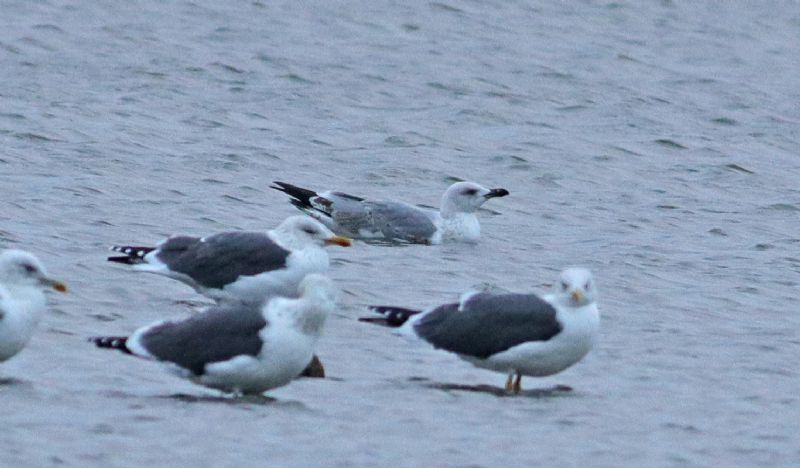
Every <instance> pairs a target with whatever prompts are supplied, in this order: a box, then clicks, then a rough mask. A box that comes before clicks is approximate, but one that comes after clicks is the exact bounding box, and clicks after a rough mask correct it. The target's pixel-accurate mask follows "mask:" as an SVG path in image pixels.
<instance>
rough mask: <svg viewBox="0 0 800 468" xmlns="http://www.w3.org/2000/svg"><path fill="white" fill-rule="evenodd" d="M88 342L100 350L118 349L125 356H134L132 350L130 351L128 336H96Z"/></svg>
mask: <svg viewBox="0 0 800 468" xmlns="http://www.w3.org/2000/svg"><path fill="white" fill-rule="evenodd" d="M88 341H89V342H90V343H94V344H95V346H97V347H98V348H106V349H116V350H118V351H122V352H123V353H125V354H133V353H131V350H130V349H128V346H127V342H128V337H127V336H94V337H91V338H89V340H88Z"/></svg>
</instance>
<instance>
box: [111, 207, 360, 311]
mask: <svg viewBox="0 0 800 468" xmlns="http://www.w3.org/2000/svg"><path fill="white" fill-rule="evenodd" d="M326 245H339V246H342V247H347V246H349V245H350V239H347V238H345V237H342V236H337V235H335V234H334V233H332V232H331V231H330V230H329V229H328V228H326V227H325V226H323V225H322V224H320V223H319V222H317V221H315V220H313V219H311V218H309V217H307V216H291V217H289V218H286V219H285V220H284V221H283V222H282V223H281V224H280V225H278V227H276V228H275V229H273V230H271V231H269V232H246V231H231V232H222V233H219V234H214V235H212V236H208V237H202V238H201V237H191V236H172V237H170V238H168V239H165V240H164V241H162V242H160V243H159V244H158V245H157V246H156V247H136V246H114V247H112V248H111V249H112V250H113V251H115V252H120V253H122V254H123V255H117V256H112V257H109V258H108V260H109V261H111V262H117V263H125V264H131V265H133V268H134V269H135V270H137V271H145V272H150V273H156V274H159V275H164V276H167V277H170V278H173V279H177V280H178V281H181V282H183V283H185V284H188V285H189V286H191V287H193V288H194V289H195V290H196V291H197V292H199V293H200V294H203V295H205V296H207V297H210V298H212V299H214V300H215V301H216V302H218V303H222V302H226V301H234V302H253V303H260V302H263V301H264V300H265V299H267V298H269V297H271V296H276V295H277V296H286V297H295V296H296V295H297V285H298V284H299V283H300V281H302V279H303V278H304V277H305V276H306V275H307V274H309V273H323V272H325V271H326V270H327V269H328V266H329V263H330V261H329V258H328V254H327V252H325V250H323V247H324V246H326Z"/></svg>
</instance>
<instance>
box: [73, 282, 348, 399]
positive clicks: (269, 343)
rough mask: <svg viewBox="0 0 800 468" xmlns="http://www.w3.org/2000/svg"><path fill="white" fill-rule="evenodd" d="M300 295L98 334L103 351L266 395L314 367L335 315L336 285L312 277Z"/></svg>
mask: <svg viewBox="0 0 800 468" xmlns="http://www.w3.org/2000/svg"><path fill="white" fill-rule="evenodd" d="M298 290H299V292H300V296H299V297H298V298H286V297H272V298H270V299H268V300H267V301H266V302H265V303H264V304H260V305H257V304H254V303H244V302H239V303H230V304H225V305H219V306H215V307H213V308H211V309H209V310H208V311H206V312H204V313H202V314H197V315H194V316H192V317H190V318H188V319H185V320H182V321H175V322H173V321H160V322H156V323H154V324H152V325H147V326H145V327H142V328H140V329H138V330H136V331H135V332H133V334H131V335H130V336H110V337H109V336H107V337H94V338H90V339H89V341H91V342H93V343H94V344H95V345H96V346H98V347H100V348H109V349H116V350H119V351H122V352H124V353H126V354H131V355H134V356H137V357H141V358H146V359H151V360H155V361H160V362H162V363H164V364H166V365H167V368H168V370H170V371H172V372H173V373H175V374H177V375H178V376H180V377H183V378H187V379H189V380H190V381H192V382H194V383H196V384H199V385H204V386H207V387H210V388H214V389H218V390H221V391H223V392H232V393H235V394H261V393H263V392H265V391H267V390H270V389H273V388H276V387H280V386H283V385H286V384H288V383H289V382H291V381H292V380H293V379H295V378H296V377H297V376H299V375H300V373H301V372H302V371H303V369H305V368H306V366H307V365H308V363H309V361H310V360H311V359H312V356H313V352H314V347H315V346H316V343H317V340H318V339H319V337H320V334H321V332H322V328H323V325H324V323H325V319H326V318H327V316H328V315H329V314H330V313H332V312H333V310H334V309H335V290H334V287H333V283H332V282H331V280H330V279H328V278H327V277H325V276H323V275H320V274H310V275H308V276H306V277H305V278H304V279H303V281H302V282H301V283H300V285H299V287H298Z"/></svg>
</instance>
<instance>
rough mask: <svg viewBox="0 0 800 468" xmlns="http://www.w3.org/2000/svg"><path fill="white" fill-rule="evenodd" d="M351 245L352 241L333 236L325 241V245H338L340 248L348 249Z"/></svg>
mask: <svg viewBox="0 0 800 468" xmlns="http://www.w3.org/2000/svg"><path fill="white" fill-rule="evenodd" d="M352 243H353V241H351V240H350V239H348V238H347V237H344V236H333V237H330V238H328V239H325V245H338V246H341V247H350V245H351V244H352Z"/></svg>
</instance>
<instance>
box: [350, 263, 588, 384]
mask: <svg viewBox="0 0 800 468" xmlns="http://www.w3.org/2000/svg"><path fill="white" fill-rule="evenodd" d="M596 299H597V290H596V288H595V284H594V280H593V279H592V275H591V273H590V272H589V271H588V270H586V269H584V268H570V269H567V270H564V271H563V272H562V273H561V276H560V280H559V282H558V284H556V286H555V287H554V291H553V292H552V293H551V294H548V295H545V296H542V297H539V296H536V295H534V294H490V293H467V294H465V295H464V296H462V298H461V300H460V302H458V303H453V304H445V305H441V306H438V307H435V308H432V309H428V310H425V311H420V310H413V309H405V308H400V307H389V306H374V307H371V309H372V310H374V311H376V312H378V313H380V314H382V315H383V316H382V317H363V318H361V319H360V320H361V321H365V322H372V323H377V324H380V325H385V326H389V327H401V332H402V333H404V334H410V335H412V336H416V337H418V338H421V339H422V340H424V341H426V342H428V343H430V344H431V345H433V346H434V347H435V348H438V349H443V350H446V351H450V352H453V353H455V354H456V355H458V356H459V357H460V358H462V359H464V360H466V361H468V362H470V363H472V364H474V365H475V366H477V367H482V368H485V369H491V370H494V371H497V372H503V373H507V374H508V379H507V381H506V391H509V392H513V393H519V391H520V388H521V380H522V376H523V375H529V376H535V377H542V376H547V375H551V374H555V373H557V372H560V371H562V370H564V369H566V368H568V367H570V366H571V365H573V364H575V363H576V362H578V361H580V360H581V359H582V358H583V357H584V356H585V355H586V354H587V353H588V352H589V350H590V349H591V348H592V346H593V345H594V342H595V339H596V336H597V332H598V328H599V325H600V314H599V312H598V310H597V303H596Z"/></svg>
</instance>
